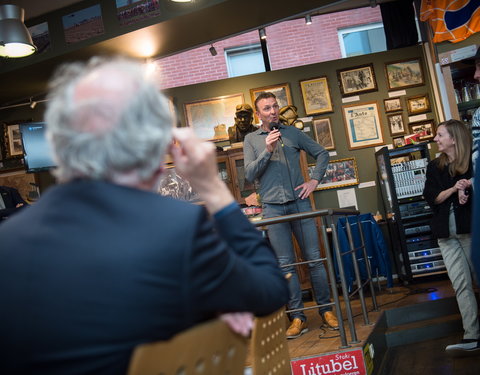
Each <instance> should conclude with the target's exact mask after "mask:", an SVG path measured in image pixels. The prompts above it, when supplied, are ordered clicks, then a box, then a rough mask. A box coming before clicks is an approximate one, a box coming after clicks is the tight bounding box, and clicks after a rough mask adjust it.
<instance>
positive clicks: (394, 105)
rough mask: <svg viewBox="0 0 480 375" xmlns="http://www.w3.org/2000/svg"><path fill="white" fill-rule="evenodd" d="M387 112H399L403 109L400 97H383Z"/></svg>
mask: <svg viewBox="0 0 480 375" xmlns="http://www.w3.org/2000/svg"><path fill="white" fill-rule="evenodd" d="M383 104H384V106H385V112H386V113H388V112H398V111H401V110H402V101H401V100H400V98H391V99H383Z"/></svg>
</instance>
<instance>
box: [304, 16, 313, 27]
mask: <svg viewBox="0 0 480 375" xmlns="http://www.w3.org/2000/svg"><path fill="white" fill-rule="evenodd" d="M305 23H306V24H307V25H311V24H312V16H311V15H310V14H307V15H306V16H305Z"/></svg>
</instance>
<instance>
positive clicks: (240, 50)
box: [225, 44, 265, 77]
mask: <svg viewBox="0 0 480 375" xmlns="http://www.w3.org/2000/svg"><path fill="white" fill-rule="evenodd" d="M225 59H226V61H227V70H228V76H229V77H238V76H243V75H246V74H254V73H261V72H264V71H265V63H264V62H263V54H262V47H261V46H260V44H250V45H247V46H241V47H234V48H226V49H225Z"/></svg>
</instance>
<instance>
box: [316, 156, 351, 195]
mask: <svg viewBox="0 0 480 375" xmlns="http://www.w3.org/2000/svg"><path fill="white" fill-rule="evenodd" d="M314 169H315V164H309V165H308V175H309V176H311V175H312V172H313V170H314ZM359 183H360V181H359V178H358V169H357V162H356V161H355V158H346V159H338V160H330V161H329V162H328V166H327V171H326V172H325V176H324V177H323V178H322V180H321V181H320V182H319V183H318V185H317V188H316V189H315V190H326V189H335V188H339V187H344V186H350V185H358V184H359Z"/></svg>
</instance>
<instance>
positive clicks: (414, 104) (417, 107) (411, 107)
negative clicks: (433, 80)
mask: <svg viewBox="0 0 480 375" xmlns="http://www.w3.org/2000/svg"><path fill="white" fill-rule="evenodd" d="M407 110H408V114H409V115H416V114H418V113H425V112H430V110H431V109H430V100H429V99H428V94H423V95H415V96H409V97H408V98H407Z"/></svg>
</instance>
